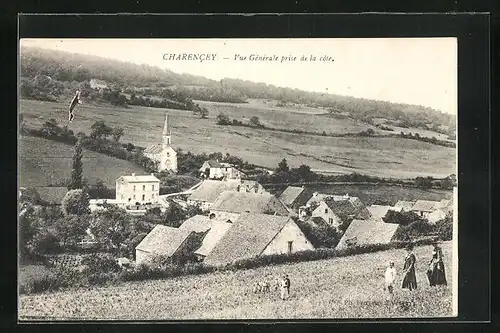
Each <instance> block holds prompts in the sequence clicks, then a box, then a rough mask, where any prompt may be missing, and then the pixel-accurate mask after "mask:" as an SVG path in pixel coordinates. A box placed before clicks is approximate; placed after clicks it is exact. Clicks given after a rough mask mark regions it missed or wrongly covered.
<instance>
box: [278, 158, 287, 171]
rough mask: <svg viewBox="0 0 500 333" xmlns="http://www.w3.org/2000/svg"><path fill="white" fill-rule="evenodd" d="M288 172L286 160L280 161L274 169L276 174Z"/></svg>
mask: <svg viewBox="0 0 500 333" xmlns="http://www.w3.org/2000/svg"><path fill="white" fill-rule="evenodd" d="M288 171H290V168H289V167H288V162H287V161H286V159H282V160H281V162H279V163H278V168H277V169H276V172H288Z"/></svg>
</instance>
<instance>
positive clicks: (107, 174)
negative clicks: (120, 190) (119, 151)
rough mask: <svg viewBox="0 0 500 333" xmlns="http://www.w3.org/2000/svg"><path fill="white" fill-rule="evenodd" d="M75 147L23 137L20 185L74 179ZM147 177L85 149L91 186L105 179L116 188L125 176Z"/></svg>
mask: <svg viewBox="0 0 500 333" xmlns="http://www.w3.org/2000/svg"><path fill="white" fill-rule="evenodd" d="M73 152H74V151H73V147H72V146H70V145H66V144H64V143H60V142H55V141H50V140H47V139H42V138H37V137H31V136H21V137H20V138H19V156H20V157H19V159H20V161H19V170H18V174H19V185H20V186H26V187H36V186H55V185H59V186H60V185H61V184H62V183H64V181H66V180H68V179H70V177H71V163H72V156H73ZM132 173H137V174H145V171H144V170H142V168H141V167H139V166H138V165H136V164H134V163H132V162H128V161H124V160H120V159H117V158H113V157H109V156H107V155H103V154H99V153H95V152H91V151H87V150H84V152H83V175H84V178H85V179H87V180H88V182H89V184H95V182H96V181H97V180H102V181H103V182H104V183H105V184H106V186H108V187H110V188H114V187H115V180H116V179H117V178H118V177H120V176H122V175H130V174H132Z"/></svg>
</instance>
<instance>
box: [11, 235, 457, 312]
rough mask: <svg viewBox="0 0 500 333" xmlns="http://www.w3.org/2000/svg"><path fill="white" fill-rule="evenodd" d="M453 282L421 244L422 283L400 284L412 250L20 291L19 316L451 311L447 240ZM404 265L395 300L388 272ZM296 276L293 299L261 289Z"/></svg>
mask: <svg viewBox="0 0 500 333" xmlns="http://www.w3.org/2000/svg"><path fill="white" fill-rule="evenodd" d="M442 249H443V253H444V264H445V268H446V278H447V281H448V285H447V286H439V287H433V288H431V287H429V285H428V282H427V277H426V275H425V271H426V269H427V263H428V261H429V259H430V255H431V252H432V247H431V246H422V247H417V248H415V255H416V258H417V263H416V269H417V283H418V289H417V290H416V291H414V292H412V293H410V292H408V291H406V290H402V289H401V288H400V287H399V286H400V283H401V279H402V276H401V274H400V272H401V270H402V265H403V260H404V257H405V250H401V249H398V250H388V251H382V252H375V253H369V254H362V255H355V256H350V257H343V258H333V259H328V260H321V261H313V262H301V263H294V264H288V265H278V266H266V267H260V268H257V269H250V270H241V271H236V272H218V273H212V274H206V275H199V276H184V277H180V278H174V279H167V280H155V281H143V282H127V283H122V284H119V285H116V286H110V287H96V288H91V289H73V290H66V291H60V292H53V293H44V294H36V295H21V296H20V299H19V317H20V320H23V319H24V320H29V319H37V320H54V319H56V320H57V319H59V320H82V319H93V320H179V319H184V320H186V319H208V320H210V319H300V318H304V319H310V318H311V319H313V318H370V319H371V318H416V317H451V316H452V315H453V311H452V267H451V265H452V245H451V242H446V243H443V244H442ZM391 260H393V261H394V262H395V266H396V269H397V270H398V277H397V286H396V288H395V294H394V298H393V300H392V301H387V300H386V299H385V296H386V294H385V293H384V290H383V288H384V271H385V268H386V265H387V264H388V262H389V261H391ZM283 274H289V275H290V279H291V290H290V298H289V299H288V300H286V301H282V300H281V299H280V298H279V291H272V292H271V293H269V294H254V293H253V292H252V288H253V285H254V284H255V283H256V282H257V281H261V280H262V279H266V278H267V279H275V278H278V277H280V276H282V275H283Z"/></svg>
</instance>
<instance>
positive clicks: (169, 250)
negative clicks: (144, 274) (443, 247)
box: [135, 225, 195, 264]
mask: <svg viewBox="0 0 500 333" xmlns="http://www.w3.org/2000/svg"><path fill="white" fill-rule="evenodd" d="M194 237H195V232H193V231H191V230H184V229H180V228H172V227H167V226H164V225H157V226H156V227H154V229H153V230H151V232H150V233H149V234H147V235H146V237H144V239H143V240H142V241H141V242H140V243H139V245H137V246H136V248H135V261H136V263H137V264H140V263H147V262H149V261H151V260H152V259H154V258H155V257H156V256H162V257H165V258H174V257H175V256H176V255H181V254H182V253H183V251H186V250H187V249H186V247H187V246H188V243H189V239H192V238H194Z"/></svg>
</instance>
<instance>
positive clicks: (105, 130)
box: [90, 120, 113, 139]
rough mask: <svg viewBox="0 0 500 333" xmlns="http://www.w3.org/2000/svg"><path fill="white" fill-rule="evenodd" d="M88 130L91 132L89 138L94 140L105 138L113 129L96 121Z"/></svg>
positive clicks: (102, 122)
mask: <svg viewBox="0 0 500 333" xmlns="http://www.w3.org/2000/svg"><path fill="white" fill-rule="evenodd" d="M90 129H91V130H92V132H90V136H91V137H92V138H94V139H102V138H106V137H107V136H109V135H111V134H112V132H113V129H112V128H111V127H109V126H108V125H106V123H105V122H104V121H102V120H99V121H96V122H95V123H94V124H92V126H91V127H90Z"/></svg>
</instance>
